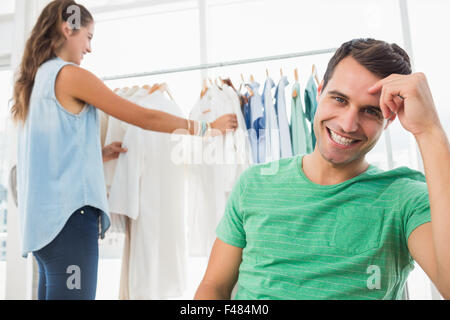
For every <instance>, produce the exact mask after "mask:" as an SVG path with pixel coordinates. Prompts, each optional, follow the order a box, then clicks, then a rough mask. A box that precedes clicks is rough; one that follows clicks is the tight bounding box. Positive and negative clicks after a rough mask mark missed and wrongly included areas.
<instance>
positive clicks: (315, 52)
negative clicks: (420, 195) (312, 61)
mask: <svg viewBox="0 0 450 320" xmlns="http://www.w3.org/2000/svg"><path fill="white" fill-rule="evenodd" d="M336 50H337V48H330V49H322V50H311V51H303V52H296V53H288V54H281V55H275V56H266V57H261V58H253V59H242V60H233V61H225V62H216V63H209V64H201V65H197V66H189V67H181V68H172V69H162V70H155V71H150V72H139V73H130V74H122V75H115V76H107V77H103V78H101V79H102V80H103V81H112V80H119V79H127V78H139V77H147V76H154V75H160V74H168V73H178V72H186V71H195V70H205V69H213V68H220V67H227V66H234V65H240V64H249V63H256V62H264V61H274V60H283V59H291V58H297V57H305V56H313V55H319V54H325V53H334V52H335V51H336Z"/></svg>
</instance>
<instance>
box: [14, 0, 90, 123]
mask: <svg viewBox="0 0 450 320" xmlns="http://www.w3.org/2000/svg"><path fill="white" fill-rule="evenodd" d="M73 6H76V7H77V8H75V7H73ZM74 12H75V13H74ZM74 14H75V15H76V14H78V15H79V17H76V18H78V19H75V21H77V22H76V23H77V24H75V25H73V26H74V32H77V31H78V29H79V28H80V27H86V26H88V25H89V24H90V23H91V22H93V21H94V19H93V17H92V15H91V14H90V13H89V11H88V10H87V9H86V8H85V7H83V6H82V5H79V4H77V3H76V2H75V1H72V0H54V1H52V2H50V3H49V4H48V5H47V6H46V7H45V8H44V10H43V11H42V12H41V14H40V16H39V18H38V19H37V22H36V24H35V26H34V28H33V30H32V31H31V35H30V38H29V39H28V41H27V43H26V45H25V51H24V53H23V57H22V62H21V64H20V66H19V68H18V70H17V73H16V76H15V83H14V93H13V101H14V104H13V107H12V109H11V113H12V116H13V119H14V121H16V122H18V121H22V122H25V120H26V118H27V115H28V110H29V104H30V97H31V92H32V90H33V85H34V79H35V77H36V73H37V71H38V69H39V67H40V66H41V65H42V64H43V63H44V62H46V61H48V60H50V59H51V58H54V57H55V56H56V52H58V51H59V50H60V49H61V48H62V46H63V44H64V41H65V38H64V35H63V33H62V29H61V25H62V23H63V22H71V21H72V20H73V18H74ZM68 20H69V21H68ZM78 24H79V25H78Z"/></svg>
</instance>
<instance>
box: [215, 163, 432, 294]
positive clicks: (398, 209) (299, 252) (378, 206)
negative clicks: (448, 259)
mask: <svg viewBox="0 0 450 320" xmlns="http://www.w3.org/2000/svg"><path fill="white" fill-rule="evenodd" d="M302 159H303V155H299V156H296V157H293V158H287V159H282V160H279V161H275V162H271V163H267V164H260V165H255V166H253V167H251V168H249V169H247V170H246V171H245V172H244V173H243V174H242V175H241V176H240V178H239V181H238V183H237V184H236V185H235V186H234V188H233V191H232V192H231V194H230V197H229V199H228V203H227V207H226V210H225V214H224V216H223V218H222V220H221V222H220V223H219V225H218V227H217V230H216V233H217V236H218V238H219V239H221V240H222V241H223V242H225V243H228V244H230V245H233V246H236V247H240V248H243V251H242V262H241V265H240V267H239V278H238V291H237V294H236V297H235V298H236V299H401V298H402V295H403V289H404V285H405V282H406V279H407V276H408V274H409V272H410V271H411V270H412V269H413V268H414V263H413V259H412V257H411V255H410V253H409V251H408V247H407V243H408V237H409V235H410V233H411V232H412V231H413V230H414V229H415V228H416V227H418V226H420V225H421V224H424V223H426V222H429V221H431V216H430V206H429V199H428V191H427V185H426V183H425V177H424V175H423V174H422V173H420V172H418V171H414V170H411V169H409V168H406V167H401V168H397V169H394V170H390V171H382V170H380V169H379V168H377V167H375V166H372V165H371V166H370V167H369V168H368V169H367V170H366V171H365V172H364V173H362V174H360V175H358V176H356V177H354V178H352V179H349V180H347V181H345V182H343V183H339V184H336V185H326V186H323V185H318V184H315V183H313V182H311V181H310V180H309V179H308V178H307V177H306V176H305V174H304V172H303V170H302ZM277 166H278V167H277ZM273 172H275V174H273Z"/></svg>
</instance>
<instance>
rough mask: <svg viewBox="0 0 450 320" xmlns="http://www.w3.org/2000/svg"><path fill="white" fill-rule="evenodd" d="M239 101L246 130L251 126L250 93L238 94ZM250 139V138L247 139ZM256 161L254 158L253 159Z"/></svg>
mask: <svg viewBox="0 0 450 320" xmlns="http://www.w3.org/2000/svg"><path fill="white" fill-rule="evenodd" d="M239 99H240V101H241V110H242V114H243V116H244V120H245V127H246V128H247V131H248V130H249V129H250V128H251V114H250V103H249V102H250V94H249V93H248V92H246V93H244V94H240V95H239ZM249 141H250V140H249ZM254 160H255V162H256V159H254Z"/></svg>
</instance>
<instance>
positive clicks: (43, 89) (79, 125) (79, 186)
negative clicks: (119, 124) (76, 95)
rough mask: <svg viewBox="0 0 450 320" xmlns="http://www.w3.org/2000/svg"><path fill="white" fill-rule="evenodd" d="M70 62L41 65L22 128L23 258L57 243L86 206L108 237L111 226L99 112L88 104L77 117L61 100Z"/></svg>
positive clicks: (19, 180)
mask: <svg viewBox="0 0 450 320" xmlns="http://www.w3.org/2000/svg"><path fill="white" fill-rule="evenodd" d="M69 64H72V63H69V62H65V61H63V60H62V59H60V58H58V57H56V58H52V59H50V60H48V61H46V62H45V63H43V64H42V65H41V66H40V67H39V69H38V72H37V74H36V78H35V81H34V86H33V90H32V94H31V97H30V108H29V112H28V116H27V119H26V121H25V123H24V124H23V125H22V124H21V125H19V135H18V163H17V188H18V204H19V214H20V228H21V236H22V240H23V241H22V256H23V257H27V255H28V253H29V252H33V251H37V250H39V249H41V248H43V247H45V246H46V245H47V244H49V243H50V242H51V241H52V240H53V239H55V237H56V236H57V235H58V234H59V232H60V231H61V230H62V229H63V227H64V225H65V224H66V222H67V220H68V219H69V217H70V216H71V215H72V213H74V212H75V211H76V210H78V209H80V208H82V207H84V206H92V207H95V208H97V209H99V210H100V217H99V233H100V237H101V238H102V239H103V238H104V236H105V232H106V230H107V229H108V228H109V226H110V216H109V212H108V205H107V199H106V187H105V179H104V176H103V161H102V151H101V144H100V122H99V117H98V114H97V109H96V108H95V107H93V106H91V105H88V104H86V105H85V107H84V109H83V110H82V111H81V112H80V113H79V114H72V113H70V112H69V111H67V110H66V109H64V107H63V106H62V105H61V104H60V103H59V102H58V100H57V99H56V95H55V82H56V77H57V75H58V73H59V71H60V70H61V69H62V68H63V67H64V66H66V65H69ZM82 236H83V235H82V234H81V233H80V237H82Z"/></svg>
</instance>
